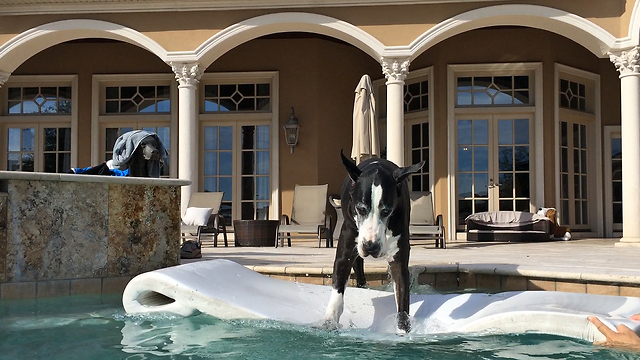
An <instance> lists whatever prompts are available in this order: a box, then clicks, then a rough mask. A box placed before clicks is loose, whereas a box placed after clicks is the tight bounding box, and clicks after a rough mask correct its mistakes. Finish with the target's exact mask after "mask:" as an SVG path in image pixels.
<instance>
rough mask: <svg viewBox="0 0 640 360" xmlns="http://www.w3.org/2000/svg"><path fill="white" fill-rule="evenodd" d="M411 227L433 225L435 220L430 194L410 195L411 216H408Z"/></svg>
mask: <svg viewBox="0 0 640 360" xmlns="http://www.w3.org/2000/svg"><path fill="white" fill-rule="evenodd" d="M409 224H411V225H435V224H436V220H435V216H434V214H433V203H432V200H431V193H427V194H420V193H412V194H411V214H410V215H409Z"/></svg>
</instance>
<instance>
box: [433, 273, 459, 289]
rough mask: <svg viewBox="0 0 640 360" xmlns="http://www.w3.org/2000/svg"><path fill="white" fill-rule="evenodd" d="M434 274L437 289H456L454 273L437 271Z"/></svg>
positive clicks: (456, 283)
mask: <svg viewBox="0 0 640 360" xmlns="http://www.w3.org/2000/svg"><path fill="white" fill-rule="evenodd" d="M435 275H436V286H435V288H436V289H437V290H456V289H458V275H457V274H456V273H438V274H435Z"/></svg>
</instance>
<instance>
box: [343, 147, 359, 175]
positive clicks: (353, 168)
mask: <svg viewBox="0 0 640 360" xmlns="http://www.w3.org/2000/svg"><path fill="white" fill-rule="evenodd" d="M340 157H341V158H342V163H343V164H344V167H345V168H347V172H348V173H349V177H350V178H351V181H353V182H356V181H358V178H359V177H360V174H362V170H360V169H358V166H357V165H356V163H355V161H352V160H351V159H349V158H347V157H346V156H344V154H343V153H342V149H340Z"/></svg>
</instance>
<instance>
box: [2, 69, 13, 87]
mask: <svg viewBox="0 0 640 360" xmlns="http://www.w3.org/2000/svg"><path fill="white" fill-rule="evenodd" d="M9 76H11V74H9V73H7V72H4V71H2V70H0V87H2V85H4V83H6V82H7V80H9Z"/></svg>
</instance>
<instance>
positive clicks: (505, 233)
mask: <svg viewBox="0 0 640 360" xmlns="http://www.w3.org/2000/svg"><path fill="white" fill-rule="evenodd" d="M465 222H466V225H467V241H505V242H525V241H527V242H537V241H549V240H550V239H551V221H550V220H549V218H548V217H546V216H544V215H540V214H534V213H530V212H524V211H487V212H479V213H475V214H471V215H469V216H467V218H466V219H465Z"/></svg>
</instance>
